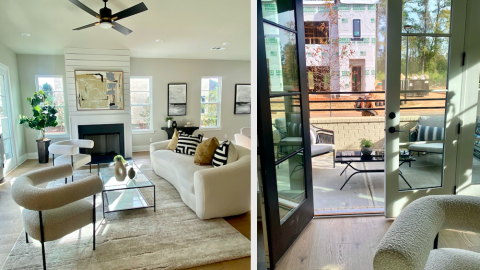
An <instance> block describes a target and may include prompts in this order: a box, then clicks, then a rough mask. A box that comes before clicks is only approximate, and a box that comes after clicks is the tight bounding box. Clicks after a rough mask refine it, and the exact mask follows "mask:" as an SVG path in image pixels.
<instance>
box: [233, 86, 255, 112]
mask: <svg viewBox="0 0 480 270" xmlns="http://www.w3.org/2000/svg"><path fill="white" fill-rule="evenodd" d="M250 88H251V86H250V84H235V106H234V108H235V110H234V113H235V114H250V111H251V104H252V103H251V99H250V96H251V90H250Z"/></svg>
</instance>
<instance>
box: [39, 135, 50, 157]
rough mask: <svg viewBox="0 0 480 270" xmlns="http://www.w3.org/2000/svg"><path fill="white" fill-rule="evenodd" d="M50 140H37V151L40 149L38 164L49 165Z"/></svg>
mask: <svg viewBox="0 0 480 270" xmlns="http://www.w3.org/2000/svg"><path fill="white" fill-rule="evenodd" d="M50 142H51V140H50V139H45V140H42V139H39V140H37V149H38V162H39V163H48V159H49V152H48V146H49V145H50Z"/></svg>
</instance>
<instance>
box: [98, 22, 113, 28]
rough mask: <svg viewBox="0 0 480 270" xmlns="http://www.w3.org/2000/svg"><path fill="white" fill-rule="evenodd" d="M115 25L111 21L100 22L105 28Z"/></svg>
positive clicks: (101, 26)
mask: <svg viewBox="0 0 480 270" xmlns="http://www.w3.org/2000/svg"><path fill="white" fill-rule="evenodd" d="M112 27H113V25H112V23H111V22H101V23H100V28H103V29H110V28H112Z"/></svg>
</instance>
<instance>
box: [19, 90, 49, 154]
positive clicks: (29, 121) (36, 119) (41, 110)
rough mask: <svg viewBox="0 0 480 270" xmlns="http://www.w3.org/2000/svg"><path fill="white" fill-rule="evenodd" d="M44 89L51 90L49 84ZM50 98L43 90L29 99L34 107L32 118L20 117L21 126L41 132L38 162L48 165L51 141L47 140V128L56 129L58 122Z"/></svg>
mask: <svg viewBox="0 0 480 270" xmlns="http://www.w3.org/2000/svg"><path fill="white" fill-rule="evenodd" d="M42 88H43V89H51V86H50V85H49V84H44V85H43V87H42ZM47 98H49V96H48V95H47V94H45V92H44V91H43V90H40V91H38V92H36V93H34V94H33V97H28V98H27V102H28V104H30V106H32V112H33V116H32V117H26V116H25V115H22V116H20V122H19V123H20V124H25V126H27V127H29V128H31V129H35V130H39V131H40V132H41V134H42V137H41V138H40V139H38V140H37V148H38V161H39V162H40V163H48V155H49V153H48V146H49V145H50V141H51V140H50V139H47V138H45V128H47V127H56V126H57V125H58V122H57V116H56V114H57V109H55V106H53V105H49V104H48V102H47Z"/></svg>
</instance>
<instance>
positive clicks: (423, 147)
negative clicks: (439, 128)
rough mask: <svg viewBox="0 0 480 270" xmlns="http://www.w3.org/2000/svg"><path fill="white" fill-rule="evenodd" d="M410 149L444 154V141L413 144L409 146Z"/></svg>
mask: <svg viewBox="0 0 480 270" xmlns="http://www.w3.org/2000/svg"><path fill="white" fill-rule="evenodd" d="M408 150H410V151H416V152H428V153H437V154H443V143H426V144H411V145H409V146H408Z"/></svg>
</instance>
